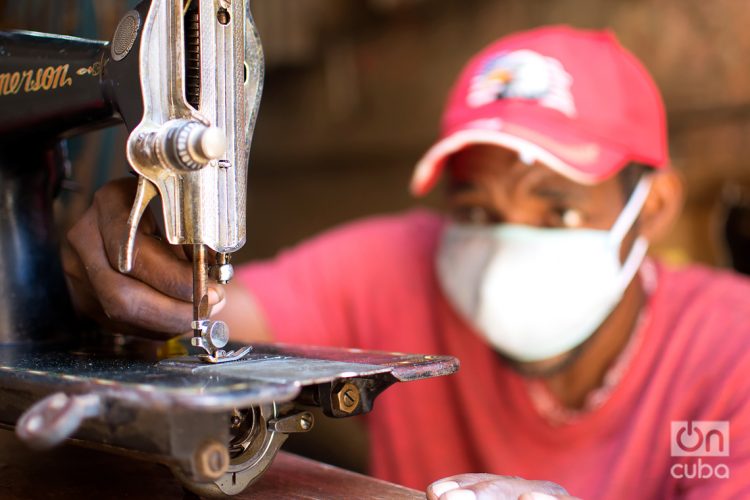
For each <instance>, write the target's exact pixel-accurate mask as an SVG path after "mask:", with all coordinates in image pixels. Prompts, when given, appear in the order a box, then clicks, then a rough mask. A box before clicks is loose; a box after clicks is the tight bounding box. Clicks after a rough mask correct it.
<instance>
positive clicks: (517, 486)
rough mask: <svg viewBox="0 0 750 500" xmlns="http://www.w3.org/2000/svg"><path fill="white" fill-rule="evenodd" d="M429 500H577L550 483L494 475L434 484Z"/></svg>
mask: <svg viewBox="0 0 750 500" xmlns="http://www.w3.org/2000/svg"><path fill="white" fill-rule="evenodd" d="M427 498H428V500H553V499H557V500H575V499H574V497H571V496H570V495H568V492H567V491H565V489H564V488H563V487H561V486H558V485H557V484H555V483H551V482H549V481H527V480H525V479H521V478H519V477H511V476H496V475H494V474H460V475H458V476H452V477H447V478H445V479H441V480H440V481H437V482H434V483H432V484H431V485H430V486H429V487H428V488H427Z"/></svg>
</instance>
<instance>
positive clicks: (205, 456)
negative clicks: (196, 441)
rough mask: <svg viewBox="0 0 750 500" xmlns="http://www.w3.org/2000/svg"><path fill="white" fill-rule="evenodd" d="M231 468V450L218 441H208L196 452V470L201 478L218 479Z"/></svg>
mask: <svg viewBox="0 0 750 500" xmlns="http://www.w3.org/2000/svg"><path fill="white" fill-rule="evenodd" d="M227 469H229V450H227V447H226V446H224V445H223V444H221V443H219V442H218V441H214V440H211V441H207V442H205V443H204V444H203V445H201V446H200V447H199V448H198V449H197V450H196V452H195V472H196V475H197V476H198V478H199V479H202V480H208V481H216V480H217V479H219V478H221V476H223V475H224V474H225V473H226V472H227Z"/></svg>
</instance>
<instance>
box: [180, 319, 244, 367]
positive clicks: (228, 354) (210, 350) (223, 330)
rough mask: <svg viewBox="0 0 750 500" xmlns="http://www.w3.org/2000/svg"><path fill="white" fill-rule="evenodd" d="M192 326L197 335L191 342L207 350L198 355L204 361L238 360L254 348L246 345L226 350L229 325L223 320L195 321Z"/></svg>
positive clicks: (215, 362) (212, 362)
mask: <svg viewBox="0 0 750 500" xmlns="http://www.w3.org/2000/svg"><path fill="white" fill-rule="evenodd" d="M192 327H193V332H194V333H195V336H194V337H193V338H192V339H190V344H191V345H192V346H193V347H199V348H201V349H203V350H204V351H206V354H201V355H199V356H198V359H200V360H201V361H202V362H203V363H210V364H217V363H229V362H230V361H238V360H240V359H242V358H244V357H245V356H246V355H247V354H248V353H250V351H252V350H253V348H252V347H251V346H245V347H242V348H240V349H237V350H232V351H225V350H224V347H226V345H227V344H228V343H229V327H227V324H226V323H224V322H223V321H211V320H200V321H193V324H192Z"/></svg>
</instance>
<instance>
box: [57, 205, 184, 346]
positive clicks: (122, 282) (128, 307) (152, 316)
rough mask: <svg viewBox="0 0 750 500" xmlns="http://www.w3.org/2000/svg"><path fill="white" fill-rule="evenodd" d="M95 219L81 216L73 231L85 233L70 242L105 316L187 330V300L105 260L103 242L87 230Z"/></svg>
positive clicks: (160, 328)
mask: <svg viewBox="0 0 750 500" xmlns="http://www.w3.org/2000/svg"><path fill="white" fill-rule="evenodd" d="M92 225H95V222H94V221H93V220H92V219H91V218H84V219H82V220H81V222H80V223H79V225H78V226H77V229H76V230H75V231H76V232H80V234H81V235H89V237H88V241H81V240H80V238H76V234H72V238H71V245H73V247H74V249H75V250H76V251H77V252H78V255H79V257H80V258H81V260H82V261H83V262H84V264H85V270H86V274H87V276H88V280H89V282H90V283H91V286H92V287H93V289H94V291H95V292H96V295H97V296H98V297H99V303H100V304H101V306H102V309H103V311H104V313H105V314H106V315H107V317H108V318H109V319H110V320H112V321H114V322H118V323H130V324H132V325H133V326H135V327H138V328H143V329H145V330H153V331H159V332H165V333H168V334H180V333H183V332H185V331H186V330H189V329H190V322H191V321H192V312H193V306H192V303H191V302H187V301H182V300H178V299H175V298H172V297H168V296H166V295H164V294H163V293H161V292H159V291H157V290H155V289H154V288H152V287H150V286H148V285H147V284H145V283H142V282H140V281H138V280H137V279H134V278H131V277H129V276H125V275H123V274H120V273H119V272H118V271H116V270H115V269H113V268H112V266H111V265H110V262H109V261H108V260H107V257H106V254H105V251H104V244H103V243H102V241H101V239H100V238H97V237H96V235H97V234H98V233H97V232H96V231H94V232H92V231H91V226H92Z"/></svg>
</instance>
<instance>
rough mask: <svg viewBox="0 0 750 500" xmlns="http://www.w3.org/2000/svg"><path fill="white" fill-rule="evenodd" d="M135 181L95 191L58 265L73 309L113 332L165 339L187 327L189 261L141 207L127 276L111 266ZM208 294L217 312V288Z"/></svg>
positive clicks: (219, 302) (120, 242)
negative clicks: (168, 240) (92, 200)
mask: <svg viewBox="0 0 750 500" xmlns="http://www.w3.org/2000/svg"><path fill="white" fill-rule="evenodd" d="M136 185H137V182H136V180H135V179H121V180H118V181H114V182H111V183H109V184H107V185H106V186H104V187H103V188H101V189H100V190H99V191H98V192H97V193H96V195H95V196H94V203H93V204H92V206H91V207H89V209H88V210H87V211H86V213H85V214H84V215H83V217H82V218H81V220H80V221H79V222H78V223H77V224H76V225H75V226H74V227H73V229H71V230H70V232H69V233H68V237H67V241H66V244H64V245H63V249H62V261H63V268H64V270H65V274H66V277H67V281H68V288H69V289H70V293H71V297H72V299H73V303H74V305H75V307H76V309H77V310H78V311H79V312H81V313H83V314H85V315H87V316H90V317H92V318H93V319H95V320H97V321H98V322H99V323H101V324H103V326H105V327H106V328H107V329H109V330H111V331H115V332H119V333H127V334H133V335H139V336H147V337H151V338H157V339H166V338H169V337H173V336H175V335H179V334H182V333H186V332H187V331H189V330H190V323H191V321H192V317H193V309H192V293H193V289H192V276H193V275H192V265H191V264H190V263H189V262H188V261H187V258H186V256H185V254H184V252H183V251H182V249H181V248H180V247H173V246H170V245H168V244H167V243H166V242H164V241H162V240H161V238H159V236H158V234H157V231H158V229H157V225H156V223H155V221H154V219H153V217H152V216H151V214H150V213H149V212H148V211H146V213H145V214H144V216H143V220H142V221H141V224H140V227H139V228H138V235H137V237H136V241H135V251H134V259H133V271H132V272H131V273H130V275H129V276H126V275H124V274H121V273H120V272H119V271H118V270H117V262H118V256H119V252H120V247H121V246H122V245H123V244H124V243H125V240H126V237H127V233H128V226H127V223H128V216H129V215H130V208H131V206H132V204H133V200H134V198H135V190H136ZM208 297H209V304H210V305H211V306H213V309H214V312H215V311H216V309H217V306H219V307H221V306H222V305H223V302H224V290H223V288H222V287H221V286H219V285H216V284H211V285H210V287H209V292H208Z"/></svg>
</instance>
